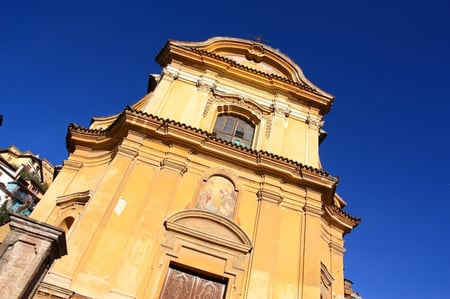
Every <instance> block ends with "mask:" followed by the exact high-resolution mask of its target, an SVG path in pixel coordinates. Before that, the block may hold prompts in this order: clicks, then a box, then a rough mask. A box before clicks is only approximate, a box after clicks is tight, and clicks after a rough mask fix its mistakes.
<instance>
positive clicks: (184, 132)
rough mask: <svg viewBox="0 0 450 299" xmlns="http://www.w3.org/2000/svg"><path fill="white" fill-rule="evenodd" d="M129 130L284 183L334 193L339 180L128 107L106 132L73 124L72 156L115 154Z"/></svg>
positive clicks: (70, 133)
mask: <svg viewBox="0 0 450 299" xmlns="http://www.w3.org/2000/svg"><path fill="white" fill-rule="evenodd" d="M129 130H133V131H136V132H140V133H141V134H144V135H145V136H147V137H152V138H157V139H159V140H161V141H162V142H167V143H168V144H169V143H178V144H181V145H183V146H187V147H189V148H191V150H192V152H193V153H196V152H198V153H203V154H207V155H213V156H214V157H216V158H221V159H224V160H227V161H230V162H232V163H235V164H239V165H241V166H244V165H245V167H246V168H248V169H252V170H254V171H255V172H258V173H267V174H269V173H270V174H273V175H275V176H277V177H281V178H282V179H283V181H284V182H292V183H301V184H303V185H304V186H311V187H313V188H315V189H318V190H322V191H325V190H334V188H335V186H336V184H337V182H338V178H336V177H333V176H331V175H329V174H328V173H327V172H326V171H324V170H322V169H317V168H314V167H311V166H307V165H303V164H301V163H299V162H296V161H293V160H291V159H288V158H285V157H281V156H278V155H274V154H272V153H269V152H267V151H256V150H252V149H248V148H244V147H241V146H237V145H234V144H232V143H231V142H227V141H223V140H220V139H217V138H215V137H214V135H213V134H211V133H209V132H206V131H203V130H201V129H197V128H193V127H191V126H188V125H186V124H183V123H180V122H176V121H173V120H168V119H162V118H160V117H157V116H153V115H151V114H148V113H145V112H142V111H140V110H134V109H131V108H130V107H127V108H126V109H125V110H124V111H123V112H122V113H121V114H120V115H119V116H118V118H117V119H116V121H115V122H114V123H113V124H112V125H111V126H110V127H109V128H107V129H106V130H92V129H88V128H84V127H80V126H77V125H74V124H71V125H70V126H69V129H68V133H67V139H66V140H67V147H68V150H69V152H73V151H74V150H75V148H77V147H81V148H91V149H97V150H111V151H112V150H114V148H116V147H117V145H118V144H120V142H121V141H122V139H123V138H124V137H125V136H126V135H127V132H128V131H129Z"/></svg>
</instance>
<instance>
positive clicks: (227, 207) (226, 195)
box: [219, 189, 236, 218]
mask: <svg viewBox="0 0 450 299" xmlns="http://www.w3.org/2000/svg"><path fill="white" fill-rule="evenodd" d="M219 196H220V207H219V214H222V215H223V216H225V217H228V218H232V217H233V214H234V208H235V206H236V192H235V191H234V190H229V189H220V191H219Z"/></svg>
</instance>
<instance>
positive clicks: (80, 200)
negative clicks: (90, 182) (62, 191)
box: [56, 190, 92, 208]
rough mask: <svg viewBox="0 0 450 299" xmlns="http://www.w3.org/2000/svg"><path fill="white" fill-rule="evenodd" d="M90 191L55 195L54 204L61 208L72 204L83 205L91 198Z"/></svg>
mask: <svg viewBox="0 0 450 299" xmlns="http://www.w3.org/2000/svg"><path fill="white" fill-rule="evenodd" d="M91 196H92V191H91V190H86V191H81V192H75V193H71V194H66V195H61V196H58V197H56V206H59V207H61V208H63V207H67V206H71V205H74V204H81V205H83V206H84V205H85V204H86V203H87V202H88V201H89V199H91Z"/></svg>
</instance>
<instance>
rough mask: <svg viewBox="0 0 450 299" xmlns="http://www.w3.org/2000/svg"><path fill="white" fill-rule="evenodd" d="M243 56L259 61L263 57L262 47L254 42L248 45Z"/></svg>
mask: <svg viewBox="0 0 450 299" xmlns="http://www.w3.org/2000/svg"><path fill="white" fill-rule="evenodd" d="M245 57H246V58H247V59H248V60H253V61H254V62H261V61H262V59H263V57H264V47H263V45H261V44H257V43H254V44H252V45H250V47H249V48H248V50H247V53H246V55H245Z"/></svg>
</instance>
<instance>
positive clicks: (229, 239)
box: [164, 209, 253, 253]
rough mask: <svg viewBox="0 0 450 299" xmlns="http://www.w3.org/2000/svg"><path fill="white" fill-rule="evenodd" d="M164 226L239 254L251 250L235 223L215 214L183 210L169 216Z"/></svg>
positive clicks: (250, 245)
mask: <svg viewBox="0 0 450 299" xmlns="http://www.w3.org/2000/svg"><path fill="white" fill-rule="evenodd" d="M164 225H165V227H166V229H167V230H168V231H172V232H175V233H178V234H182V235H186V236H190V237H193V238H196V239H200V240H202V241H206V242H208V243H213V244H216V245H219V246H224V247H227V248H230V249H234V250H236V251H239V252H241V253H248V252H250V251H251V250H252V248H253V245H252V242H251V241H250V238H249V237H248V236H247V234H246V233H245V232H244V231H243V230H242V229H241V228H240V227H239V226H238V225H237V224H236V223H234V222H233V221H231V220H229V219H227V218H225V217H223V216H221V215H219V214H216V213H212V212H207V211H204V210H196V209H194V210H185V211H181V212H178V213H176V214H174V215H172V216H170V217H169V218H168V219H167V220H166V221H165V223H164Z"/></svg>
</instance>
